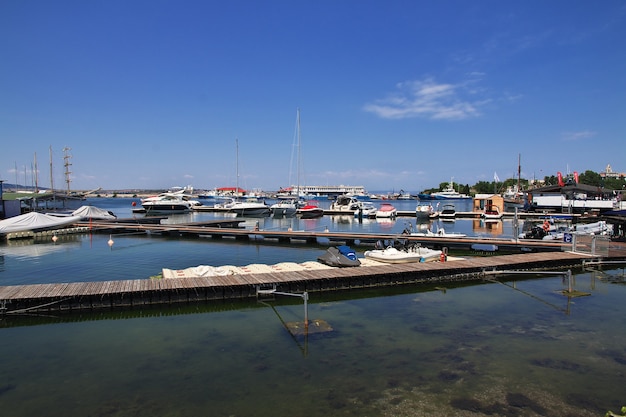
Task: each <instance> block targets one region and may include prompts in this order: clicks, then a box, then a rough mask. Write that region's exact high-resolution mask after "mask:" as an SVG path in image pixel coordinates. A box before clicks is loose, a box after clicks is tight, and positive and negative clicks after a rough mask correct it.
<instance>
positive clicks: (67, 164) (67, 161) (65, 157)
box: [63, 146, 72, 195]
mask: <svg viewBox="0 0 626 417" xmlns="http://www.w3.org/2000/svg"><path fill="white" fill-rule="evenodd" d="M71 150H72V148H68V147H67V146H66V147H65V148H63V165H64V166H65V183H66V184H67V195H70V182H72V179H71V178H70V174H71V173H72V172H71V171H70V167H71V166H72V163H71V162H70V159H72V155H70V153H69V152H70V151H71Z"/></svg>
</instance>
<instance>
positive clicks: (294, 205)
mask: <svg viewBox="0 0 626 417" xmlns="http://www.w3.org/2000/svg"><path fill="white" fill-rule="evenodd" d="M302 206H303V202H301V201H299V200H296V199H290V200H279V201H278V202H276V203H274V204H272V205H271V206H270V213H271V215H272V216H273V217H290V216H294V215H295V214H296V212H297V211H298V208H300V207H302Z"/></svg>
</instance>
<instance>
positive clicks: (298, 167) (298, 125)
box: [296, 107, 301, 199]
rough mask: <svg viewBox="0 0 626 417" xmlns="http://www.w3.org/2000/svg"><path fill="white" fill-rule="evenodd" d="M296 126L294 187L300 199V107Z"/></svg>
mask: <svg viewBox="0 0 626 417" xmlns="http://www.w3.org/2000/svg"><path fill="white" fill-rule="evenodd" d="M296 126H297V129H298V160H297V162H296V164H297V167H296V169H297V171H298V172H297V173H296V178H297V181H298V187H297V189H296V199H300V158H301V154H300V146H301V143H300V108H299V107H298V112H297V119H296Z"/></svg>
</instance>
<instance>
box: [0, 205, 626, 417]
mask: <svg viewBox="0 0 626 417" xmlns="http://www.w3.org/2000/svg"><path fill="white" fill-rule="evenodd" d="M120 200H121V199H120ZM99 202H100V203H103V202H104V200H101V201H99ZM113 203H115V204H118V203H117V201H116V202H112V203H111V204H112V207H113V208H114V207H115V204H113ZM123 203H124V204H127V203H128V202H125V201H124V202H123ZM407 204H408V203H407ZM414 204H415V203H414V202H413V203H412V205H414ZM94 205H97V206H98V207H102V206H104V204H94ZM103 208H104V207H103ZM120 208H122V207H120ZM124 209H126V208H124ZM127 210H128V215H130V213H131V211H130V208H128V209H127ZM114 211H115V210H114ZM119 211H121V210H119ZM116 214H118V213H116ZM118 215H120V214H118ZM206 216H207V217H210V216H214V215H212V214H207V215H206ZM120 217H123V215H122V216H120ZM198 217H199V216H196V215H195V214H194V215H192V218H194V219H196V218H198ZM327 217H328V216H327ZM246 221H247V220H246ZM251 221H261V222H263V223H262V224H263V226H262V227H268V226H269V225H270V223H265V222H266V221H267V222H269V220H267V219H260V220H251ZM402 221H404V220H403V219H398V220H397V221H396V223H397V222H402ZM407 221H411V220H409V219H407ZM412 221H413V223H414V222H415V219H412ZM463 222H466V223H465V224H463ZM271 224H272V227H274V223H273V222H272V223H271ZM348 224H351V225H353V226H354V227H366V225H365V224H364V223H359V222H356V223H354V222H351V223H350V222H348V221H347V220H346V223H339V222H338V221H337V220H336V219H335V220H331V219H328V218H323V219H319V220H318V222H317V223H315V226H313V225H310V224H308V225H307V226H305V225H304V223H302V224H298V227H329V228H330V227H332V228H339V227H348V226H347V225H348ZM340 225H341V226H340ZM452 226H453V227H455V230H454V231H457V232H459V231H461V232H466V230H473V226H472V222H471V221H464V220H458V221H457V222H455V223H454V225H452ZM275 227H283V226H282V225H280V226H275ZM367 227H369V225H367ZM371 227H372V228H373V230H375V228H376V227H377V226H375V223H372V224H371ZM393 227H398V228H399V227H400V225H394V226H393ZM446 230H448V228H447V227H446ZM451 230H452V229H451ZM66 239H67V240H63V239H61V240H60V241H57V243H56V244H52V243H49V242H45V243H40V244H37V245H33V246H41V249H40V250H38V251H30V252H29V251H26V253H22V254H21V255H20V254H17V251H15V253H13V254H10V253H8V252H10V250H9V251H8V252H3V255H1V256H0V284H1V285H11V284H23V283H37V282H66V281H85V280H104V279H112V278H116V279H117V278H119V279H131V278H147V277H149V276H150V275H151V274H153V273H155V272H158V271H160V268H162V267H169V268H183V267H187V266H193V265H197V264H212V265H224V264H236V265H245V264H249V263H256V262H262V263H273V262H284V261H295V262H298V261H305V260H313V259H315V258H316V256H317V255H319V254H320V253H322V252H323V250H324V248H323V247H321V246H320V247H316V246H309V245H268V244H257V243H237V242H223V241H215V240H211V239H208V240H206V241H205V240H202V239H179V238H172V239H166V238H162V237H150V236H134V235H131V236H113V239H114V244H113V245H112V246H111V247H109V245H108V244H107V241H108V239H109V236H99V235H93V236H89V235H85V236H74V237H68V238H66ZM59 242H61V243H59ZM23 246H24V247H26V244H24V245H23ZM12 247H13V246H11V245H10V244H9V245H6V244H4V245H3V246H0V249H2V250H4V251H7V249H10V248H12ZM574 272H575V274H574V279H575V281H574V282H573V286H574V288H575V289H577V290H579V291H581V292H584V293H586V294H588V295H586V296H581V297H567V296H566V295H563V293H562V290H563V289H565V288H567V283H565V282H564V281H563V277H562V276H561V275H559V274H556V273H555V275H554V276H537V277H528V276H523V277H515V276H509V277H505V278H503V280H502V281H501V282H500V283H497V282H489V283H480V284H465V285H457V286H454V285H445V286H437V287H432V286H431V287H427V286H423V285H407V286H402V287H394V288H381V289H370V290H358V291H349V292H340V293H328V294H321V293H311V294H309V302H308V317H309V318H310V319H311V320H323V321H325V322H327V323H328V325H329V326H330V327H331V328H332V331H329V332H326V333H320V334H309V335H306V336H305V335H301V334H296V335H294V334H292V333H290V332H289V330H288V328H289V327H288V325H289V323H294V322H296V323H301V322H302V321H303V319H304V306H303V303H302V301H301V300H300V299H298V298H292V297H283V298H281V297H280V296H276V297H274V298H272V299H268V300H260V301H258V302H257V301H248V300H242V301H240V300H229V301H223V302H222V301H220V302H211V303H194V304H189V305H186V304H185V305H174V306H171V307H137V308H135V309H132V310H126V311H111V312H108V311H105V312H97V313H89V312H80V313H71V314H53V315H35V316H30V315H21V316H14V315H7V316H4V317H1V318H0V340H2V343H0V406H1V409H2V410H3V411H2V413H3V415H7V416H9V415H10V416H33V415H46V416H190V415H192V416H199V415H210V416H329V415H332V416H336V415H346V416H402V415H404V416H450V415H507V416H511V415H520V416H521V415H524V416H535V415H536V416H546V415H549V416H600V415H604V413H606V411H608V410H609V409H612V410H613V411H617V410H619V408H620V407H621V406H622V405H626V391H624V388H623V387H624V381H625V375H626V348H625V346H626V335H625V334H624V332H623V329H624V328H625V325H626V317H625V316H624V315H623V314H622V312H621V309H620V308H621V305H622V300H623V299H624V297H625V296H626V286H625V285H624V270H623V269H614V270H605V271H602V272H582V271H574Z"/></svg>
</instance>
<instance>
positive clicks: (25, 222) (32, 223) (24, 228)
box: [0, 211, 82, 235]
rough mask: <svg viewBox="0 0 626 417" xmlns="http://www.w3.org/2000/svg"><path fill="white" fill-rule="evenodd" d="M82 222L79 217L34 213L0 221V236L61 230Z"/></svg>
mask: <svg viewBox="0 0 626 417" xmlns="http://www.w3.org/2000/svg"><path fill="white" fill-rule="evenodd" d="M81 220H82V217H81V216H52V215H50V214H43V213H38V212H36V211H33V212H30V213H26V214H20V215H19V216H15V217H9V218H8V219H4V220H0V235H5V234H8V233H16V232H40V231H43V230H54V229H62V228H63V227H65V226H68V225H70V224H73V223H77V222H79V221H81Z"/></svg>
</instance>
